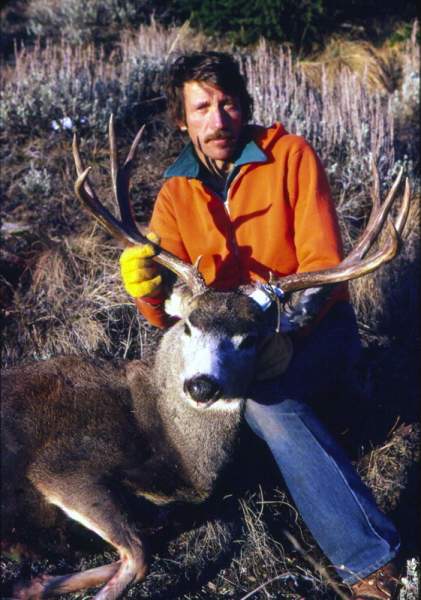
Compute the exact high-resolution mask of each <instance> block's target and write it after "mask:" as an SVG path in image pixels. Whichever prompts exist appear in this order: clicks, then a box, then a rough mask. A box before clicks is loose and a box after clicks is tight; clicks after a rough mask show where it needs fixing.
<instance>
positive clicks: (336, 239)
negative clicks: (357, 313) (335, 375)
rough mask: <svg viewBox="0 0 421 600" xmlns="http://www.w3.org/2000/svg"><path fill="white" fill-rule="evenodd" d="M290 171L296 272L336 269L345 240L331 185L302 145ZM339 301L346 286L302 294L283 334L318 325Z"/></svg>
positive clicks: (288, 314)
mask: <svg viewBox="0 0 421 600" xmlns="http://www.w3.org/2000/svg"><path fill="white" fill-rule="evenodd" d="M288 166H289V168H288V192H289V198H290V201H291V205H292V206H293V209H294V242H295V247H296V252H297V258H298V262H299V266H298V269H297V272H310V271H316V270H319V269H325V268H329V267H334V266H335V265H337V264H339V262H340V261H341V260H342V258H343V248H342V239H341V235H340V230H339V225H338V219H337V215H336V211H335V207H334V204H333V200H332V196H331V192H330V188H329V183H328V180H327V177H326V173H325V170H324V168H323V165H322V164H321V161H320V159H319V157H318V156H317V154H316V153H315V151H314V150H313V148H312V147H311V146H310V145H309V144H308V143H307V142H304V141H303V142H302V144H301V147H300V149H299V150H297V151H296V152H295V153H294V154H292V156H291V158H290V162H289V165H288ZM339 299H348V292H347V285H346V284H342V285H338V286H322V287H315V288H310V289H308V290H305V291H304V292H301V293H300V294H299V295H298V297H297V298H296V299H295V300H294V302H293V303H292V305H287V306H286V307H285V311H284V313H283V315H282V322H281V330H283V331H284V332H294V331H297V330H301V329H303V328H305V327H307V326H309V325H312V324H313V323H315V322H317V321H318V320H319V319H320V318H321V317H322V316H323V315H324V314H325V313H326V312H327V311H328V310H329V308H330V307H331V306H332V304H334V303H335V302H336V301H337V300H339Z"/></svg>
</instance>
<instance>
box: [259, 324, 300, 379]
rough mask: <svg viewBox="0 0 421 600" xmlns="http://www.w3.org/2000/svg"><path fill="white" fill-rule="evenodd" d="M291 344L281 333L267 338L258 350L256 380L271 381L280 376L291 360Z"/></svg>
mask: <svg viewBox="0 0 421 600" xmlns="http://www.w3.org/2000/svg"><path fill="white" fill-rule="evenodd" d="M292 352H293V350H292V342H291V340H290V338H289V337H288V336H287V335H285V334H283V333H273V334H271V335H270V336H269V337H267V338H266V339H265V340H264V341H263V343H262V345H261V346H260V348H259V355H258V359H257V369H256V379H257V380H258V381H263V380H264V379H272V378H273V377H278V375H281V374H282V373H283V372H284V371H285V370H286V368H287V367H288V365H289V362H290V360H291V358H292Z"/></svg>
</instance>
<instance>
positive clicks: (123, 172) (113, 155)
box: [108, 114, 145, 233]
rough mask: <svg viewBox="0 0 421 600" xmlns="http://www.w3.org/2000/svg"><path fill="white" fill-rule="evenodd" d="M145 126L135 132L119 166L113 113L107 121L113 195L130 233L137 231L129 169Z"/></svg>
mask: <svg viewBox="0 0 421 600" xmlns="http://www.w3.org/2000/svg"><path fill="white" fill-rule="evenodd" d="M144 128H145V126H144V125H143V126H142V127H141V128H140V130H139V131H138V132H137V134H136V137H135V139H134V142H133V144H132V145H131V148H130V151H129V156H130V160H128V158H129V157H128V158H127V159H126V161H125V163H124V165H123V167H122V168H121V167H120V165H119V161H118V152H117V141H116V135H115V126H114V115H113V114H112V115H111V116H110V120H109V123H108V137H109V142H110V161H111V180H112V184H113V192H114V197H115V199H116V200H117V204H118V207H119V210H120V215H121V220H122V222H123V224H124V226H125V227H126V228H127V229H128V230H130V231H131V232H132V233H135V232H137V231H138V229H137V226H136V222H135V219H134V216H133V211H132V208H131V205H130V196H129V184H130V170H131V166H132V163H133V157H134V155H135V152H136V148H137V147H138V145H139V142H140V138H141V136H142V132H143V130H144Z"/></svg>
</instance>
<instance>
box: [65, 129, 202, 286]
mask: <svg viewBox="0 0 421 600" xmlns="http://www.w3.org/2000/svg"><path fill="white" fill-rule="evenodd" d="M139 139H140V132H139V134H138V135H137V136H136V139H135V141H134V142H133V144H132V147H131V149H130V152H129V156H128V159H127V160H126V162H128V160H129V158H130V160H132V158H133V156H134V152H135V150H136V148H135V143H136V145H138V143H139ZM114 141H115V139H114ZM72 149H73V158H74V161H75V165H76V171H77V174H78V177H77V180H76V182H75V193H76V196H77V197H78V199H79V200H80V201H81V202H82V204H83V205H84V206H85V207H86V208H87V210H88V211H89V212H90V213H91V215H92V216H93V217H94V218H95V219H96V220H97V221H98V222H99V224H100V225H101V227H103V228H104V229H105V230H106V231H108V232H109V233H110V234H111V235H112V236H113V237H115V238H116V239H117V240H119V241H120V242H121V243H122V244H123V245H125V246H128V245H135V244H151V245H152V246H153V247H154V249H155V251H156V256H154V260H155V261H156V262H157V263H159V264H160V265H162V266H163V267H165V268H167V269H169V270H170V271H172V272H173V273H174V274H175V275H176V276H177V277H179V278H180V279H181V280H182V281H184V282H185V283H186V285H187V286H188V287H189V288H190V289H191V290H192V292H193V293H194V294H200V293H202V292H203V291H204V290H205V289H206V285H205V283H204V280H203V278H202V276H201V274H200V273H199V271H198V270H197V269H196V268H195V267H194V266H192V265H189V264H187V263H185V262H183V261H182V260H180V259H179V258H178V257H177V256H175V255H174V254H171V253H170V252H167V251H166V250H164V249H163V248H161V247H160V246H159V245H158V244H155V243H153V242H151V241H150V240H148V238H147V237H146V236H144V235H143V234H142V233H141V232H140V231H139V230H138V229H137V228H132V227H130V228H129V227H128V226H127V223H126V222H120V221H118V220H117V219H116V218H115V217H114V215H113V214H111V212H110V211H109V210H108V209H107V208H106V207H105V206H103V204H101V202H100V201H99V200H98V197H97V195H96V193H95V191H94V189H93V187H92V186H91V185H90V184H89V183H88V180H87V178H88V174H89V171H90V170H91V168H90V167H88V168H87V169H85V170H83V163H82V159H81V157H80V152H79V145H78V139H77V136H76V134H75V135H74V136H73V144H72ZM115 164H116V163H115ZM117 179H118V178H117Z"/></svg>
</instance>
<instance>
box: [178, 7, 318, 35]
mask: <svg viewBox="0 0 421 600" xmlns="http://www.w3.org/2000/svg"><path fill="white" fill-rule="evenodd" d="M178 4H179V5H180V6H181V7H182V8H183V9H186V10H188V11H189V12H190V19H191V22H192V24H193V25H195V26H199V27H202V28H203V29H204V30H205V32H206V33H208V34H210V35H212V34H213V35H227V36H228V37H229V38H230V39H231V40H232V41H233V42H235V43H238V44H242V45H245V44H250V43H254V42H257V41H258V39H259V38H260V37H264V38H266V39H267V40H272V41H277V42H295V43H297V44H298V45H301V44H302V43H305V42H306V41H307V39H314V37H315V36H316V35H317V29H318V23H319V21H320V18H321V15H322V13H323V2H322V0H256V1H255V2H249V1H247V0H179V2H178Z"/></svg>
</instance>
